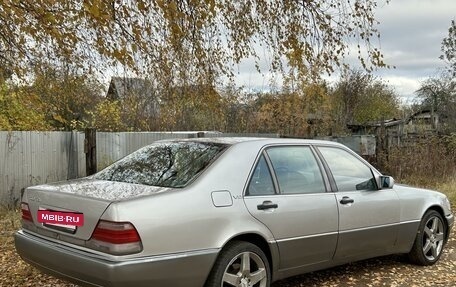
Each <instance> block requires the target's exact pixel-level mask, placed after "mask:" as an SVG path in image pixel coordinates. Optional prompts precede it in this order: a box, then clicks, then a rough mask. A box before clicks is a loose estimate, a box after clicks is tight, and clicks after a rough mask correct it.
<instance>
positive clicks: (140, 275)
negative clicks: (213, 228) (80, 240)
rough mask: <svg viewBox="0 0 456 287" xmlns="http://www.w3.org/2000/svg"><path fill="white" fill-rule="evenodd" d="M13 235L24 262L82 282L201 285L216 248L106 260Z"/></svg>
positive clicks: (26, 235) (22, 234)
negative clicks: (121, 259) (130, 258)
mask: <svg viewBox="0 0 456 287" xmlns="http://www.w3.org/2000/svg"><path fill="white" fill-rule="evenodd" d="M14 239H15V245H16V250H17V252H18V253H19V255H20V256H21V257H22V258H23V259H24V260H25V261H26V262H28V263H30V264H31V265H33V266H35V267H37V268H38V269H40V270H42V271H44V272H46V273H50V274H51V275H54V276H56V277H61V278H64V279H66V280H68V281H72V282H74V283H77V284H79V285H86V286H173V287H180V286H186V287H191V286H195V287H201V286H203V285H204V282H205V280H206V277H207V275H208V274H209V272H210V270H211V268H212V265H213V263H214V262H215V259H216V257H217V254H218V251H219V250H218V249H208V250H203V251H194V252H186V253H178V254H172V255H165V256H151V257H141V258H138V259H134V260H127V261H108V260H104V259H102V258H100V257H99V256H96V255H93V254H91V253H88V252H84V251H80V250H78V249H75V248H71V247H68V246H66V245H63V244H59V243H55V242H52V241H48V240H46V239H43V238H40V237H38V236H35V235H32V234H29V233H27V232H24V231H22V230H20V231H18V232H16V234H15V235H14Z"/></svg>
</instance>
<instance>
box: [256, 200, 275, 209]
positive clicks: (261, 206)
mask: <svg viewBox="0 0 456 287" xmlns="http://www.w3.org/2000/svg"><path fill="white" fill-rule="evenodd" d="M277 207H279V206H278V205H277V203H273V202H272V201H269V200H266V201H263V203H262V204H258V205H257V208H258V210H266V209H271V208H277Z"/></svg>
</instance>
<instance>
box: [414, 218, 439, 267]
mask: <svg viewBox="0 0 456 287" xmlns="http://www.w3.org/2000/svg"><path fill="white" fill-rule="evenodd" d="M446 236H447V226H446V224H445V222H444V221H443V218H442V216H441V215H440V213H438V212H437V211H435V210H429V211H427V212H426V213H425V214H424V216H423V219H421V223H420V226H419V227H418V233H417V234H416V238H415V242H414V244H413V247H412V250H411V251H410V253H409V254H408V258H409V260H410V261H411V262H412V263H414V264H417V265H422V266H428V265H433V264H434V263H435V262H437V260H439V258H440V256H441V255H442V251H443V246H444V245H445V239H446Z"/></svg>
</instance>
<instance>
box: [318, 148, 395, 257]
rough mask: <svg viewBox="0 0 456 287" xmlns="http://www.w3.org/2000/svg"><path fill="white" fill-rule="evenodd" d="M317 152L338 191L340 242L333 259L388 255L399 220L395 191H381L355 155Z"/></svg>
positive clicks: (329, 150) (336, 150) (333, 150)
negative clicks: (321, 157)
mask: <svg viewBox="0 0 456 287" xmlns="http://www.w3.org/2000/svg"><path fill="white" fill-rule="evenodd" d="M318 151H319V152H320V153H321V155H322V156H323V158H324V162H325V163H326V164H327V167H328V168H329V170H330V173H331V175H332V177H333V180H334V183H335V185H336V187H335V188H337V192H336V197H337V204H338V206H339V241H338V246H337V251H336V254H335V257H334V258H335V259H336V260H337V259H341V260H343V261H347V259H348V260H350V259H349V258H353V259H360V258H367V257H371V256H376V255H381V254H386V253H388V250H391V249H392V248H393V246H394V244H395V242H396V238H397V228H398V224H399V219H400V206H399V204H400V203H399V199H398V197H397V195H396V192H395V191H394V190H393V189H381V190H379V189H378V188H377V184H376V180H375V178H374V175H373V171H372V170H371V168H370V167H369V166H368V165H366V164H365V163H364V162H363V161H361V160H360V159H359V158H358V157H357V156H356V155H354V154H353V153H351V152H349V151H347V150H345V149H342V148H339V147H334V146H320V147H318Z"/></svg>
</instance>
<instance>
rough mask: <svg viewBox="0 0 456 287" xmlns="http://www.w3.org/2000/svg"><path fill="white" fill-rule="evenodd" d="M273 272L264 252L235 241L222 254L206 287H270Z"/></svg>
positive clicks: (249, 244)
mask: <svg viewBox="0 0 456 287" xmlns="http://www.w3.org/2000/svg"><path fill="white" fill-rule="evenodd" d="M270 284H271V271H270V268H269V262H268V259H267V257H266V255H265V254H264V252H263V251H262V250H261V249H260V248H259V247H258V246H256V245H254V244H252V243H249V242H244V241H233V242H230V243H228V244H227V245H226V246H225V247H224V248H223V249H222V251H221V252H220V255H219V256H218V258H217V260H216V261H215V263H214V266H213V267H212V270H211V273H210V274H209V277H208V279H207V281H206V284H205V287H232V286H235V287H244V286H245V287H269V286H270Z"/></svg>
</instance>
